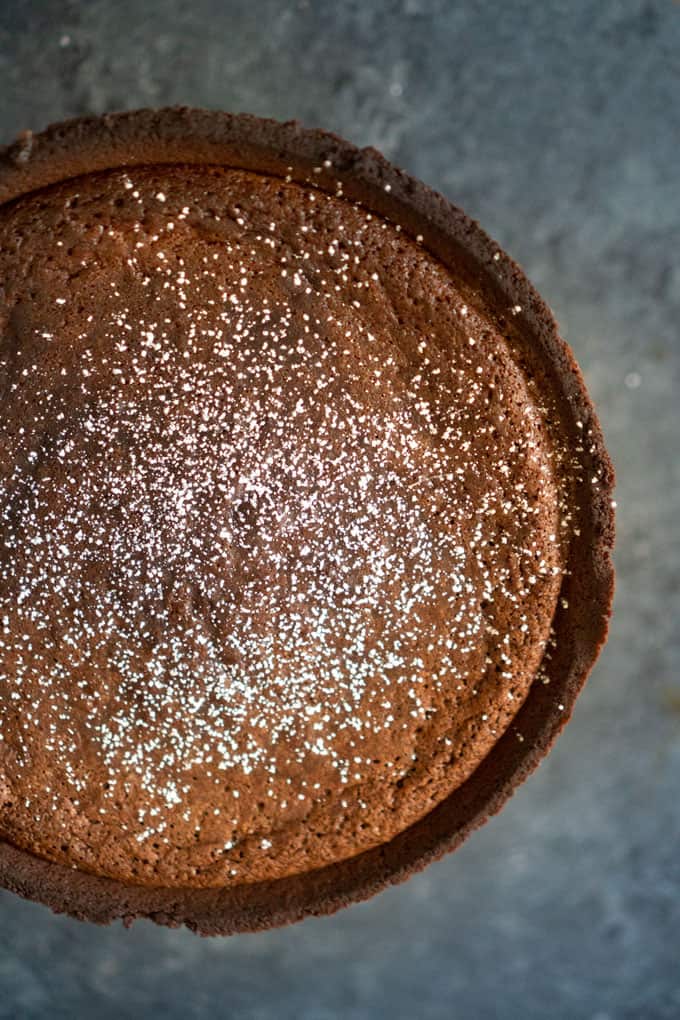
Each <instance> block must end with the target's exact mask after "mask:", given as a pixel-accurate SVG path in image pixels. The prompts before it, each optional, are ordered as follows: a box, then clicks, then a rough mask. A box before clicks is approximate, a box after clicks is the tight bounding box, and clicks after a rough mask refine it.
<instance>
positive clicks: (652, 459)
mask: <svg viewBox="0 0 680 1020" xmlns="http://www.w3.org/2000/svg"><path fill="white" fill-rule="evenodd" d="M177 102H185V103H192V104H199V105H205V106H210V107H222V108H225V109H231V110H248V111H251V112H254V113H260V114H268V115H273V116H276V117H281V118H287V117H293V116H296V117H299V118H300V119H301V120H303V121H304V122H305V123H307V124H310V125H321V126H326V127H329V128H331V129H334V130H336V131H339V132H340V133H342V134H345V135H347V136H348V137H350V138H351V139H353V140H354V141H356V142H358V143H361V144H368V143H370V144H374V145H376V146H378V147H379V148H381V149H383V151H384V152H385V153H386V154H387V155H388V156H389V157H391V158H392V159H394V160H395V161H396V162H397V163H399V164H401V165H403V166H405V167H407V168H408V169H409V170H410V171H412V172H413V173H415V174H417V175H419V176H421V177H423V178H424V179H425V180H426V181H428V182H429V183H431V184H433V185H435V186H436V187H437V188H439V189H440V190H441V191H443V192H444V193H445V194H446V195H448V196H450V197H451V198H452V199H453V200H454V201H455V202H456V203H458V204H460V205H462V206H464V207H465V208H466V209H467V210H468V211H469V212H470V213H472V214H473V215H474V216H476V217H477V218H479V219H480V220H481V221H482V223H483V224H484V226H485V227H486V228H487V230H488V231H489V232H491V233H492V234H493V235H494V236H495V237H497V238H498V240H499V241H500V242H501V243H502V244H503V245H504V246H505V247H506V248H508V249H509V251H510V252H511V253H512V254H513V255H514V256H515V257H516V258H518V259H519V260H520V262H522V263H523V265H524V266H525V268H526V269H527V270H528V272H529V274H530V276H531V277H532V278H533V280H534V281H535V282H536V284H537V285H538V286H539V288H540V289H541V290H542V291H543V293H544V295H545V296H546V298H547V299H548V301H549V302H550V303H551V304H552V305H553V307H554V308H555V311H556V313H557V316H558V319H559V320H560V322H561V323H562V326H563V330H564V333H565V335H566V337H567V339H568V340H569V342H570V343H571V344H572V346H573V348H574V350H575V351H576V354H577V357H578V359H579V360H580V362H581V364H582V366H583V368H584V371H585V374H586V377H587V380H588V383H589V386H590V388H591V392H592V394H593V396H594V398H595V400H596V402H597V404H598V406H599V408H600V411H601V416H602V419H603V424H604V427H605V433H606V436H607V439H608V442H609V446H610V449H611V452H612V455H613V458H614V461H615V464H616V467H617V469H618V474H619V490H618V500H619V506H620V512H619V543H618V552H617V563H618V571H619V580H618V595H617V604H616V614H615V618H614V623H613V627H612V633H611V641H610V644H609V646H608V647H607V649H606V652H605V653H604V655H603V656H602V659H601V661H600V664H599V665H598V667H597V669H596V671H595V673H594V674H593V677H592V681H591V683H590V685H589V687H588V688H587V690H586V692H585V693H584V695H583V697H582V698H581V700H580V703H579V706H578V709H577V711H576V713H575V716H574V719H573V722H572V724H571V726H570V727H569V728H568V730H567V731H566V733H565V734H564V736H563V738H562V739H561V740H560V742H559V745H558V747H557V748H556V750H555V751H554V753H553V754H552V756H551V757H550V759H549V761H548V762H546V764H545V765H544V766H543V767H542V768H541V769H540V770H539V772H538V773H537V774H536V775H535V776H534V777H533V778H532V779H531V780H530V781H529V782H528V783H527V784H526V785H525V786H524V787H523V788H522V789H521V791H520V792H519V793H518V794H517V795H516V796H515V798H514V799H513V801H512V802H511V803H510V804H509V805H508V807H507V808H506V809H505V811H504V812H503V814H502V815H501V816H500V817H499V818H497V819H496V820H494V821H493V822H492V823H491V824H489V825H488V826H487V827H486V828H485V829H483V830H482V831H480V832H479V833H477V834H476V835H475V836H474V837H473V838H472V839H471V840H470V841H469V843H468V844H467V845H466V846H465V847H464V848H463V849H462V850H461V851H460V852H459V853H458V854H456V855H454V856H453V857H450V858H449V859H447V860H445V861H443V862H442V863H440V864H438V865H435V866H433V867H431V868H430V869H429V870H428V871H426V872H425V873H424V874H422V875H420V876H418V877H416V878H414V879H412V880H411V881H410V882H409V883H408V884H406V885H405V886H402V887H400V888H397V889H393V890H391V891H389V892H386V893H384V894H383V895H382V896H379V897H378V898H377V899H375V900H373V901H372V902H370V903H367V904H364V905H362V906H359V907H355V908H354V909H351V910H349V911H346V912H345V913H343V914H340V915H337V916H336V917H333V918H330V919H325V920H318V921H315V920H312V921H308V922H306V923H304V924H302V925H299V926H297V927H294V928H291V929H287V930H282V931H276V932H272V933H269V934H265V935H260V936H245V937H240V938H236V939H231V940H218V941H215V940H212V941H201V940H199V939H196V938H195V937H193V936H192V935H191V934H189V933H188V932H172V931H165V930H162V929H158V928H155V927H153V926H152V925H151V924H147V923H141V924H138V925H137V926H136V927H134V928H133V930H132V931H129V932H125V931H124V930H122V928H119V927H115V928H111V929H103V930H99V929H97V928H92V927H86V926H83V925H80V924H78V923H77V922H74V921H70V920H68V919H65V918H59V917H53V916H52V915H50V914H49V913H48V912H47V911H46V910H45V909H43V908H41V907H39V906H35V905H32V904H29V903H24V902H22V901H21V900H19V899H17V898H15V897H13V896H10V895H9V894H6V893H5V894H0V1017H2V1018H17V1017H19V1018H35V1017H41V1018H42V1017H49V1018H57V1017H68V1018H73V1017H90V1016H97V1017H101V1018H102V1020H105V1018H109V1017H111V1018H113V1017H116V1018H119V1017H122V1018H127V1017H155V1016H164V1017H167V1018H168V1020H174V1018H175V1017H177V1018H179V1017H182V1018H184V1017H212V1016H218V1017H227V1018H231V1017H234V1018H239V1020H289V1018H290V1020H332V1018H335V1017H338V1018H343V1020H372V1018H381V1017H391V1018H392V1017H393V1018H409V1020H410V1018H414V1020H440V1018H441V1020H444V1018H445V1020H457V1018H462V1020H468V1018H475V1020H487V1018H488V1020H491V1018H494V1020H514V1018H523V1020H543V1018H545V1017H548V1016H549V1017H551V1018H554V1020H581V1018H588V1020H628V1018H629V1020H638V1018H643V1020H661V1018H669V1020H670V1018H677V1017H679V1016H680V839H679V837H680V790H679V788H680V674H679V671H678V652H679V650H680V638H679V635H678V617H679V616H680V613H679V608H680V607H679V605H678V588H679V581H678V576H679V568H680V549H679V543H678V526H677V519H678V514H679V511H680V458H679V457H678V455H677V450H678V446H679V441H680V436H679V428H678V426H679V425H680V412H679V410H678V402H679V394H678V369H679V367H680V335H679V329H680V326H679V324H680V5H678V4H677V3H674V2H673V0H653V2H639V0H629V2H622V0H620V2H616V0H608V2H607V3H592V2H589V0H569V2H568V3H565V2H560V0H550V2H548V0H541V2H536V0H493V2H481V0H478V2H469V3H455V2H453V0H400V2H397V0H373V2H371V0H363V2H356V0H352V2H346V3H342V2H340V3H337V4H331V3H327V4H324V3H321V2H318V3H312V2H297V3H294V2H289V3H277V2H275V0H268V2H258V0H251V2H250V3H237V2H220V0H190V2H189V3H186V2H182V0H168V2H148V3H138V2H136V0H119V2H118V3H116V4H113V3H107V2H106V0H90V2H80V3H79V2H66V0H51V2H36V0H34V2H30V0H25V2H20V0H3V2H2V5H1V6H0V128H1V131H0V134H1V135H2V140H5V141H9V140H10V139H11V138H12V137H13V135H14V134H15V133H16V132H18V131H19V130H20V129H23V128H32V129H39V128H40V127H42V126H44V125H45V124H46V123H47V122H48V121H52V120H58V119H61V118H63V117H66V116H70V115H73V114H79V113H84V112H87V111H103V110H106V109H120V108H124V107H136V106H142V105H153V104H156V105H158V104H167V103H177Z"/></svg>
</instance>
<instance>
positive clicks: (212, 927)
mask: <svg viewBox="0 0 680 1020" xmlns="http://www.w3.org/2000/svg"><path fill="white" fill-rule="evenodd" d="M150 164H153V165H164V164H166V165H172V164H197V165H206V164H214V165H215V164H216V165H222V166H229V167H232V168H241V169H247V170H251V171H255V172H260V173H264V174H268V175H272V176H280V177H284V176H286V175H288V176H290V177H291V178H292V180H293V181H297V182H299V183H301V184H309V183H313V185H314V186H315V187H319V188H321V190H324V191H327V192H329V193H330V194H333V193H334V191H335V187H336V182H337V181H338V180H340V181H341V182H342V187H343V192H344V196H345V197H346V198H349V199H351V200H354V201H358V202H361V203H362V204H363V205H364V206H365V207H366V208H367V209H368V210H369V211H371V212H375V213H377V214H379V215H381V216H384V217H386V218H388V219H391V220H393V221H395V222H398V223H399V224H401V226H402V227H403V228H404V229H405V230H406V231H407V232H408V233H409V234H412V236H414V237H419V238H422V243H423V245H424V247H425V248H427V249H428V250H429V251H430V252H431V253H433V254H434V255H435V256H436V257H437V258H438V259H439V260H440V261H441V262H442V263H443V264H444V265H447V264H448V263H449V261H450V260H451V259H452V257H453V254H454V253H455V255H456V256H457V257H458V258H459V259H460V257H461V255H464V257H465V259H466V261H467V263H468V264H469V266H470V270H471V272H473V273H474V274H477V275H478V278H479V281H480V283H483V285H484V287H485V288H487V289H488V290H489V292H490V293H492V294H493V295H494V296H495V297H496V299H497V301H496V303H498V305H499V307H501V306H504V305H505V304H507V305H508V306H510V307H512V306H520V308H521V309H522V321H523V325H524V327H525V328H526V329H527V330H528V331H529V332H530V334H531V336H532V338H534V339H535V340H536V342H537V344H538V345H539V346H540V349H541V355H542V358H543V360H544V361H545V362H546V364H547V365H548V366H549V367H550V369H551V372H552V374H553V376H554V381H556V383H557V384H558V385H559V391H560V396H561V397H562V398H563V400H562V404H563V407H565V408H567V409H568V414H569V415H571V418H572V423H573V424H575V423H576V422H577V421H578V422H580V423H581V424H580V426H579V427H580V428H582V429H584V431H585V432H586V433H587V435H588V439H589V454H588V458H589V459H588V463H589V467H593V469H594V470H595V471H596V475H597V478H598V485H597V487H595V488H593V487H592V486H590V487H589V489H588V497H587V501H586V508H585V509H586V518H587V521H586V523H587V531H586V534H585V535H584V536H583V538H582V541H581V543H580V544H579V548H580V549H581V550H582V552H581V555H580V557H579V558H578V561H577V562H575V563H571V562H569V563H568V567H569V570H570V576H569V578H568V579H567V580H566V581H565V583H566V584H568V585H569V600H570V604H571V606H572V608H571V610H570V612H569V613H568V614H567V613H558V614H557V616H556V618H555V629H556V649H557V650H556V652H555V653H554V655H553V660H552V661H551V665H550V674H551V684H550V687H549V690H548V688H546V686H544V685H542V684H539V683H536V682H534V684H533V685H532V687H531V690H530V693H529V696H528V697H527V699H526V701H525V703H524V705H523V706H522V708H521V709H520V711H519V713H518V715H517V717H516V723H517V725H516V726H514V725H513V726H511V727H510V729H509V730H508V731H506V732H505V733H504V734H503V736H502V737H501V738H500V739H499V740H498V742H497V743H496V744H495V745H494V747H493V749H492V751H491V752H490V753H489V754H488V755H487V757H486V758H485V759H484V760H483V762H482V763H481V765H480V766H479V767H478V768H477V769H476V770H475V772H474V773H473V775H472V776H471V777H470V778H469V779H468V780H467V781H466V782H465V783H464V784H463V785H462V786H460V787H459V788H458V789H456V790H455V791H454V792H453V793H452V794H450V795H449V797H447V798H446V799H445V800H444V801H443V802H442V803H440V804H439V805H438V806H437V807H436V808H435V809H434V810H433V811H431V812H430V813H429V814H428V815H426V816H425V817H424V818H423V819H421V820H420V821H419V822H417V823H416V824H415V825H413V826H411V827H410V828H408V829H406V830H405V831H403V832H402V833H400V834H399V835H398V836H397V837H395V838H394V839H392V840H391V841H389V842H388V843H385V844H383V845H381V846H378V847H375V848H373V849H371V850H368V851H365V852H363V853H361V854H359V855H358V856H356V857H352V858H349V859H347V860H343V861H339V862H336V863H334V864H331V865H328V866H327V867H324V868H321V869H317V870H315V871H309V872H305V873H303V874H299V875H294V876H291V877H288V878H283V879H278V880H276V881H269V882H257V883H253V884H243V885H239V886H234V887H231V888H224V889H221V888H187V889H177V888H150V887H147V886H135V885H131V884H127V883H123V882H119V881H116V880H114V879H110V878H105V877H101V876H97V875H93V874H88V873H85V872H81V871H75V870H73V869H71V868H68V867H66V866H64V865H61V864H56V863H52V862H49V861H47V860H43V859H41V858H39V857H37V856H35V855H33V854H31V853H29V852H28V851H25V850H20V849H18V848H17V847H15V846H13V845H11V844H9V843H7V842H2V841H0V886H3V887H4V888H7V889H8V890H11V891H13V892H15V893H18V894H19V895H22V896H24V897H26V898H28V899H32V900H36V901H38V902H41V903H44V904H45V905H47V906H49V907H50V908H51V909H52V910H54V911H55V912H58V913H66V914H69V915H71V916H73V917H76V918H79V919H82V920H89V921H93V922H96V923H101V924H104V923H109V922H111V921H113V920H116V919H122V920H123V921H124V922H125V923H126V924H127V923H130V922H132V921H133V920H134V919H136V918H148V919H151V920H153V921H155V922H157V923H161V924H165V925H169V926H173V927H176V926H179V925H186V926H187V927H189V928H191V929H192V930H194V931H196V932H198V933H200V934H203V935H213V934H235V933H237V932H246V931H257V930H263V929H266V928H271V927H277V926H280V925H284V924H287V923H292V922H294V921H298V920H301V919H302V918H304V917H306V916H309V915H321V914H330V913H332V912H334V911H336V910H338V909H340V908H341V907H344V906H347V905H349V904H351V903H354V902H358V901H360V900H364V899H367V898H369V897H370V896H372V895H374V894H375V893H377V892H379V891H381V890H382V889H384V888H386V887H387V886H388V885H391V884H395V883H398V882H401V881H404V880H405V879H406V878H408V877H409V876H410V875H411V874H413V873H414V872H416V871H419V870H422V869H423V868H424V867H426V866H427V865H428V864H429V863H431V862H432V861H434V860H436V859H438V858H440V857H442V856H443V855H444V854H446V853H448V852H450V851H452V850H454V849H456V848H457V847H458V846H460V844H461V843H462V842H464V840H465V839H466V838H467V837H468V836H469V835H470V834H471V833H472V832H473V831H474V830H475V829H476V828H478V827H479V826H481V825H482V824H483V823H484V822H485V821H486V820H487V819H488V818H489V817H490V816H492V815H494V814H496V813H497V812H498V811H499V810H500V809H501V808H502V807H503V805H504V804H505V803H506V801H507V800H508V798H509V797H510V796H511V795H512V793H513V792H514V790H515V789H516V788H517V787H518V786H519V785H520V784H521V783H522V782H523V781H524V779H526V778H527V776H528V775H529V774H530V773H531V772H532V771H533V770H534V769H535V768H536V767H537V765H538V764H539V763H540V761H541V760H542V758H543V757H544V756H545V755H546V754H547V752H548V751H549V750H550V748H551V747H552V745H553V743H554V741H555V740H556V738H557V736H558V735H559V733H560V732H561V730H562V729H563V728H564V726H565V725H566V723H567V721H568V720H569V717H570V715H571V712H572V710H573V707H574V704H575V701H576V698H577V696H578V694H579V692H580V690H581V689H582V687H583V685H584V684H585V681H586V679H587V677H588V674H589V672H590V670H591V668H592V666H593V664H594V662H595V660H596V659H597V657H598V655H599V652H600V650H601V648H602V646H603V645H604V643H605V641H606V637H607V631H608V624H609V618H610V615H611V603H612V597H613V586H614V574H613V566H612V562H611V550H612V547H613V542H614V513H613V507H612V499H611V494H612V490H613V485H614V472H613V468H612V465H611V461H610V460H609V457H608V455H607V452H606V450H605V446H604V440H603V437H602V432H601V429H600V426H599V422H598V420H597V417H596V415H595V412H594V409H593V406H592V403H591V400H590V398H589V396H588V393H587V391H586V388H585V383H584V381H583V377H582V375H581V372H580V369H579V368H578V366H577V364H576V362H575V360H574V357H573V354H572V353H571V351H570V349H569V348H568V347H567V345H566V344H565V342H564V341H563V340H562V339H561V337H560V335H559V330H558V326H557V323H556V322H555V319H554V317H553V315H552V312H551V311H550V309H549V308H548V307H547V305H546V304H545V302H544V301H543V299H542V298H541V297H540V296H539V295H538V293H537V292H536V291H535V290H534V288H533V286H532V285H531V284H530V283H529V281H528V280H527V278H526V276H525V275H524V273H523V271H522V270H521V269H520V267H519V266H518V265H517V264H516V263H515V262H514V261H513V260H512V259H511V258H510V257H508V256H507V255H506V254H505V253H504V252H503V251H502V249H501V248H500V246H499V245H498V244H496V242H494V241H493V240H492V239H491V238H490V237H489V236H488V235H487V234H486V233H485V232H484V231H483V230H482V229H481V228H480V227H479V226H478V224H477V223H475V222H474V221H473V220H472V219H471V218H470V217H468V216H467V215H466V214H465V213H464V212H463V211H462V210H460V209H459V208H457V207H456V206H454V205H453V204H451V203H450V202H449V201H448V200H446V199H445V198H443V196H441V195H439V194H438V193H437V192H436V191H434V190H433V189H432V188H429V187H428V186H427V185H425V184H423V183H421V182H420V181H418V180H416V179H415V178H413V177H411V176H409V175H408V174H406V173H405V172H403V171H402V170H399V169H398V168H396V167H395V166H393V165H392V164H390V163H389V162H388V161H387V160H385V158H384V157H383V156H382V155H381V154H380V153H379V152H378V151H377V150H375V149H373V148H363V149H360V148H357V147H356V146H354V145H352V144H351V143H349V142H346V141H345V140H343V139H341V138H339V137H338V136H336V135H334V134H331V133H329V132H326V131H321V130H316V129H308V128H303V127H302V126H301V125H300V124H299V123H298V122H296V121H288V122H285V123H280V122H277V121H274V120H267V119H263V118H259V117H255V116H251V115H248V114H229V113H223V112H216V111H208V110H201V109H195V108H190V107H169V108H164V109H160V110H154V109H143V110H136V111H131V112H125V113H118V114H107V115H104V116H92V117H81V118H76V119H73V120H69V121H65V122H61V123H59V124H55V125H52V126H50V127H48V128H47V129H46V130H45V131H43V132H40V133H39V134H35V135H33V134H32V133H30V132H25V133H23V134H22V135H20V136H19V138H18V139H17V140H16V141H15V142H14V143H12V144H11V145H9V146H7V147H5V148H4V150H1V151H0V203H3V204H4V203H6V202H10V201H13V200H15V199H17V198H19V197H22V196H24V195H27V194H30V193H31V192H34V191H39V190H41V189H43V188H45V187H48V186H50V185H52V184H56V183H58V182H61V181H64V180H67V179H69V178H74V177H78V176H82V175H87V174H90V173H93V172H97V171H103V170H111V169H119V168H126V167H133V166H143V165H150ZM520 730H521V735H522V739H521V740H519V739H518V733H519V732H520Z"/></svg>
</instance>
